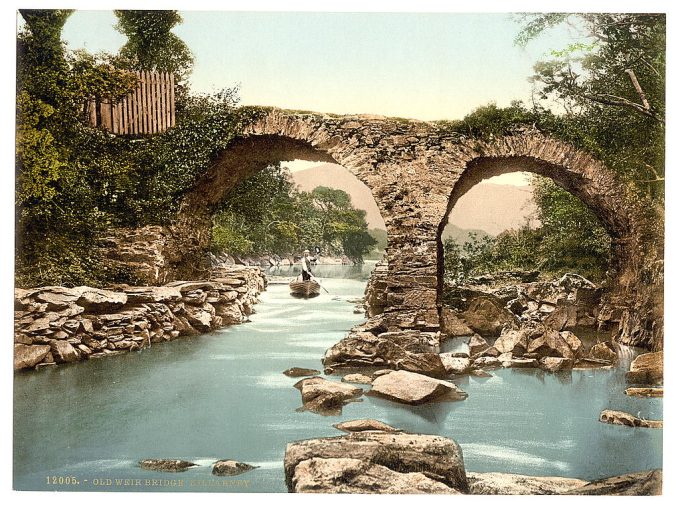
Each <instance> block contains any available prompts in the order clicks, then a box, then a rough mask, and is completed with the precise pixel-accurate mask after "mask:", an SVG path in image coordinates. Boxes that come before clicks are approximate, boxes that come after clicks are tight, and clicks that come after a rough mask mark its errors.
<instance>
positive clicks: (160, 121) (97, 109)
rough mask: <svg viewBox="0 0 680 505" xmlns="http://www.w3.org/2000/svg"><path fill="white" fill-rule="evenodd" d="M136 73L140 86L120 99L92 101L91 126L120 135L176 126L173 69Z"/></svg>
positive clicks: (149, 131)
mask: <svg viewBox="0 0 680 505" xmlns="http://www.w3.org/2000/svg"><path fill="white" fill-rule="evenodd" d="M134 74H135V76H136V77H137V80H138V84H137V87H136V88H135V89H134V91H132V92H131V93H129V94H128V95H127V96H125V97H124V98H123V99H121V100H120V101H119V102H117V103H111V101H110V100H107V99H104V100H102V101H101V102H99V103H97V102H96V101H95V100H90V101H89V102H88V104H87V107H88V121H89V123H90V126H94V127H101V128H104V129H105V130H108V131H109V132H111V133H114V134H116V135H152V134H155V133H163V132H164V131H166V130H167V129H168V128H172V127H173V126H175V76H174V75H173V74H171V73H169V72H148V71H136V72H134Z"/></svg>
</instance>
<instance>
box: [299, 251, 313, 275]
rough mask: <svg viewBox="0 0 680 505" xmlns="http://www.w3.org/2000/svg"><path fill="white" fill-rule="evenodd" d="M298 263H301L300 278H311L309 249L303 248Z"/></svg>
mask: <svg viewBox="0 0 680 505" xmlns="http://www.w3.org/2000/svg"><path fill="white" fill-rule="evenodd" d="M300 264H301V265H302V280H303V281H309V280H311V279H312V258H311V256H310V255H309V249H305V252H304V253H303V255H302V258H301V259H300Z"/></svg>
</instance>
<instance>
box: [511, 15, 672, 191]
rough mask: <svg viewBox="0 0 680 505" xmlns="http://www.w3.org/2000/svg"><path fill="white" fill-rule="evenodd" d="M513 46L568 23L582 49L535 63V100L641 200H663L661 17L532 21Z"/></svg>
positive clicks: (574, 47)
mask: <svg viewBox="0 0 680 505" xmlns="http://www.w3.org/2000/svg"><path fill="white" fill-rule="evenodd" d="M521 20H522V22H523V28H522V30H521V31H520V32H519V34H518V36H517V43H519V44H527V43H528V42H529V41H530V40H532V39H533V38H535V37H537V36H539V35H540V34H541V33H543V32H544V31H545V30H547V29H549V28H551V27H553V26H555V25H557V24H559V23H569V24H571V25H572V26H574V27H575V29H577V30H578V31H580V32H581V35H582V37H583V42H579V43H575V44H571V45H570V46H568V47H567V48H564V49H561V50H555V51H552V58H551V59H550V60H547V61H540V62H538V63H536V65H535V67H534V70H535V74H534V76H533V78H532V79H533V81H534V82H535V83H536V86H537V97H538V99H539V100H541V101H545V100H548V99H552V100H555V101H556V102H557V103H559V104H561V105H562V106H563V108H564V109H565V116H564V118H563V119H564V121H566V122H570V123H571V124H572V128H573V129H578V130H580V132H581V136H582V137H584V138H585V139H586V142H587V143H588V148H590V149H591V150H593V151H595V152H596V154H598V155H600V156H601V157H602V158H603V160H604V161H605V162H606V163H607V164H608V165H609V166H610V167H611V168H613V169H614V170H616V171H617V172H619V173H620V174H622V175H623V176H624V177H626V178H627V179H629V180H630V181H631V182H633V183H634V184H635V185H636V186H637V187H638V188H639V189H640V191H641V192H642V193H644V194H646V195H647V196H651V197H652V198H655V199H661V200H662V199H663V182H664V179H665V177H664V162H665V160H664V136H665V127H664V117H665V71H666V56H665V55H666V50H665V45H666V19H665V15H664V14H533V15H525V16H523V17H522V18H521Z"/></svg>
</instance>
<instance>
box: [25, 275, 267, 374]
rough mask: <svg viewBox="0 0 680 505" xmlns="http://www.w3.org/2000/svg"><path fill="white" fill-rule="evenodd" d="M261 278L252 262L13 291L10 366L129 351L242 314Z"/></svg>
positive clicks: (228, 321) (250, 306) (232, 320)
mask: <svg viewBox="0 0 680 505" xmlns="http://www.w3.org/2000/svg"><path fill="white" fill-rule="evenodd" d="M265 286H266V279H265V277H264V275H263V274H262V272H261V270H260V269H259V268H257V267H246V266H239V265H234V266H230V267H224V266H222V267H220V268H218V269H215V270H213V272H212V278H211V280H209V281H174V282H170V283H168V284H166V285H164V286H127V285H117V286H113V287H111V289H97V288H92V287H88V286H80V287H75V288H65V287H60V286H47V287H41V288H35V289H15V292H14V305H15V312H14V369H15V370H22V369H30V368H41V367H44V366H52V365H56V364H60V363H71V362H75V361H80V360H85V359H95V358H100V357H105V356H111V355H115V354H120V353H124V352H130V351H136V350H139V349H141V348H143V347H147V346H150V345H153V344H156V343H160V342H165V341H169V340H174V339H176V338H180V337H183V336H189V335H197V334H200V333H205V332H208V331H211V330H214V329H217V328H219V327H221V326H226V325H231V324H238V323H241V322H243V321H245V320H247V318H248V316H249V315H250V314H251V313H252V311H253V305H254V304H255V303H257V299H258V295H259V293H260V292H261V291H262V290H263V289H264V288H265Z"/></svg>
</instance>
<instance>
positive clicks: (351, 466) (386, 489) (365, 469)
mask: <svg viewBox="0 0 680 505" xmlns="http://www.w3.org/2000/svg"><path fill="white" fill-rule="evenodd" d="M291 484H292V489H290V491H291V492H293V493H357V494H461V493H460V492H459V491H456V490H455V489H453V488H451V487H449V486H447V485H446V484H442V483H441V482H437V481H436V480H434V479H431V478H430V477H428V476H426V475H424V474H423V473H420V472H408V473H401V472H395V471H394V470H390V469H389V468H387V467H384V466H382V465H376V464H373V463H370V462H368V461H361V460H360V459H355V458H311V459H308V460H305V461H302V462H301V463H300V464H298V465H297V466H296V467H295V473H294V475H293V478H292V483H291Z"/></svg>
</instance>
